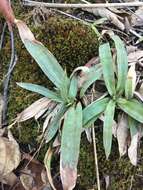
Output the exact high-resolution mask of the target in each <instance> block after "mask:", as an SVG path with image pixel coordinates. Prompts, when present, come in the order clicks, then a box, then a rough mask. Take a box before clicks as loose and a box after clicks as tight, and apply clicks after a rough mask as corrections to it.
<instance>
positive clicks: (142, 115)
mask: <svg viewBox="0 0 143 190" xmlns="http://www.w3.org/2000/svg"><path fill="white" fill-rule="evenodd" d="M117 103H118V106H119V107H120V108H121V109H122V110H123V111H124V112H125V113H127V114H128V115H129V116H131V117H132V118H134V119H135V120H137V121H139V122H141V123H143V104H142V103H140V102H138V101H137V100H136V99H131V100H126V99H124V98H119V99H118V100H117Z"/></svg>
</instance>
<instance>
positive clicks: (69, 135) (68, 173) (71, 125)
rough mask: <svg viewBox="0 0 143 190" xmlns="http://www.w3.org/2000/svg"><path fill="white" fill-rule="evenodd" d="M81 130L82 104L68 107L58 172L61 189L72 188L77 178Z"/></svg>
mask: <svg viewBox="0 0 143 190" xmlns="http://www.w3.org/2000/svg"><path fill="white" fill-rule="evenodd" d="M81 132H82V106H81V103H78V104H77V106H76V108H75V105H73V106H72V107H70V108H69V109H68V111H67V113H66V115H65V120H64V125H63V130H62V140H61V157H60V174H61V180H62V184H63V189H73V188H74V186H75V184H76V178H77V163H78V157H79V149H80V138H81Z"/></svg>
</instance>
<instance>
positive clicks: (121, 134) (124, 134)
mask: <svg viewBox="0 0 143 190" xmlns="http://www.w3.org/2000/svg"><path fill="white" fill-rule="evenodd" d="M127 138H128V121H127V116H126V115H125V114H124V113H123V114H122V115H121V117H120V118H119V120H118V128H117V141H118V146H119V153H120V156H123V155H124V154H125V153H126V151H127Z"/></svg>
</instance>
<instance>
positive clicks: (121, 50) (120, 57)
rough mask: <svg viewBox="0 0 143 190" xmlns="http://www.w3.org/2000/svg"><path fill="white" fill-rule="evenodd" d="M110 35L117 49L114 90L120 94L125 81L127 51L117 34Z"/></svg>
mask: <svg viewBox="0 0 143 190" xmlns="http://www.w3.org/2000/svg"><path fill="white" fill-rule="evenodd" d="M111 37H112V39H113V40H114V43H115V47H116V51H117V68H118V71H117V73H118V82H117V88H116V91H117V93H118V94H122V93H123V91H124V89H125V82H126V77H127V71H128V57H127V51H126V49H125V44H124V43H123V41H122V40H121V39H120V38H119V37H118V36H117V35H113V36H111Z"/></svg>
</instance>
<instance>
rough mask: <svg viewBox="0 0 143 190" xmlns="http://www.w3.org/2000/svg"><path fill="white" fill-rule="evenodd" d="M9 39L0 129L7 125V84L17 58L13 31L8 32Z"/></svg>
mask: <svg viewBox="0 0 143 190" xmlns="http://www.w3.org/2000/svg"><path fill="white" fill-rule="evenodd" d="M10 38H11V59H10V64H9V68H8V73H7V75H6V78H5V80H4V83H3V86H4V90H3V100H4V105H3V111H2V127H6V126H7V125H8V121H7V110H8V87H9V82H10V78H11V74H12V71H13V69H14V66H15V65H16V62H17V56H16V54H15V49H14V34H13V30H11V31H10Z"/></svg>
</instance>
